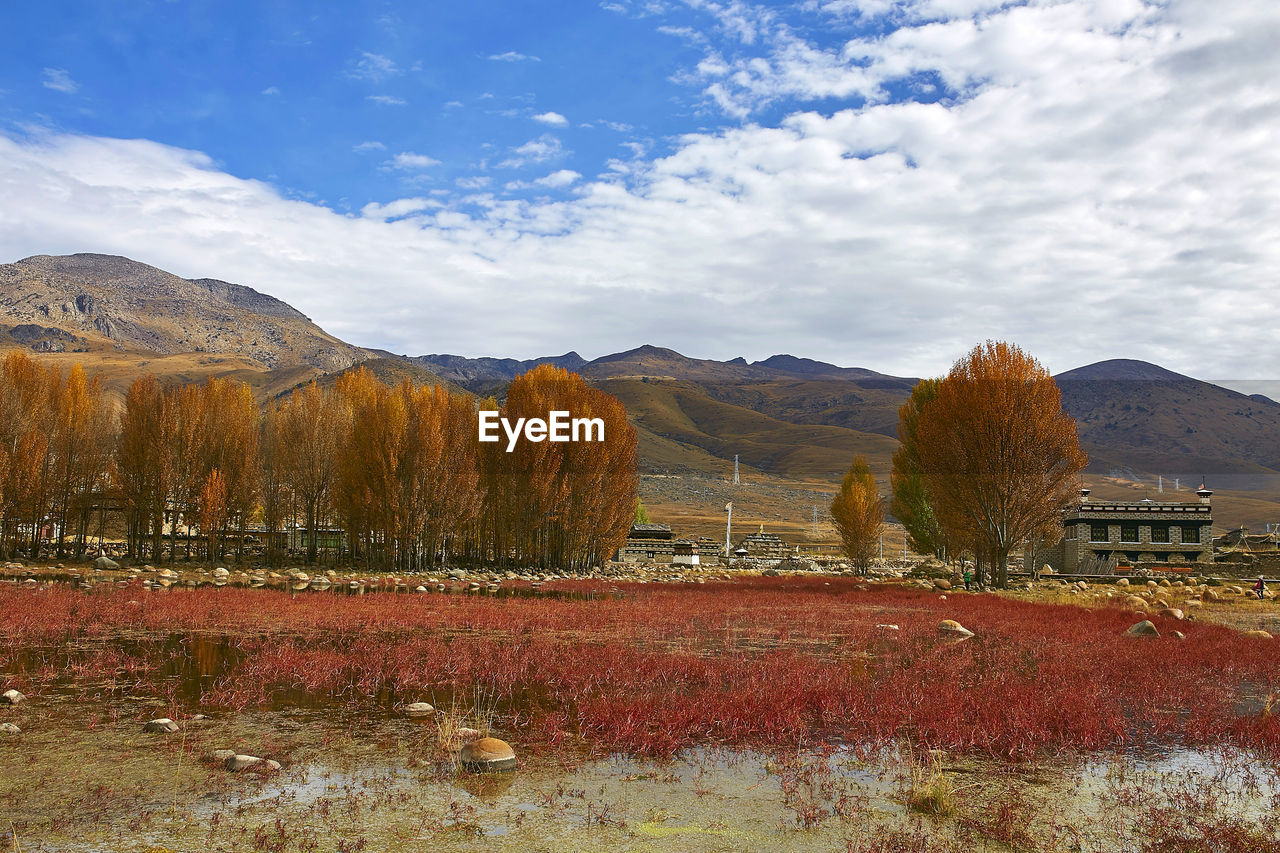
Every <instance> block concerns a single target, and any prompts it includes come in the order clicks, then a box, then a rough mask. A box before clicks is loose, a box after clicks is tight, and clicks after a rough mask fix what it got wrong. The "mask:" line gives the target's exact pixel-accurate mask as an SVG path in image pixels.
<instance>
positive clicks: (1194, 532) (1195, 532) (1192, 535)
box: [1182, 524, 1200, 544]
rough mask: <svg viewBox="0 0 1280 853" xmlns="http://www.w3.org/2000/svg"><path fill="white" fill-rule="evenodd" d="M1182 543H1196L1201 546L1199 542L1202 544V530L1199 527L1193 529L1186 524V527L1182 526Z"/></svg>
mask: <svg viewBox="0 0 1280 853" xmlns="http://www.w3.org/2000/svg"><path fill="white" fill-rule="evenodd" d="M1182 541H1183V542H1194V543H1196V544H1199V542H1200V528H1199V527H1192V526H1191V525H1190V524H1184V525H1182Z"/></svg>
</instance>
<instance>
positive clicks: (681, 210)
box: [0, 0, 1280, 378]
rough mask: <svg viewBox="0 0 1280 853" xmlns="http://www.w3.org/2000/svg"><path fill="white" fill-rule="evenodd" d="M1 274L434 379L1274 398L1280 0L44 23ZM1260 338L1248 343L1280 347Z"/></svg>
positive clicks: (653, 8)
mask: <svg viewBox="0 0 1280 853" xmlns="http://www.w3.org/2000/svg"><path fill="white" fill-rule="evenodd" d="M0 26H2V27H3V28H4V31H5V32H6V33H8V34H10V36H11V37H10V38H9V39H8V41H7V48H6V51H5V53H4V54H3V55H2V56H0V261H11V260H16V259H18V258H21V257H25V256H28V255H32V254H39V253H50V254H64V253H69V252H77V251H97V252H109V253H113V254H122V255H127V256H129V257H132V258H135V259H137V260H140V261H144V262H146V263H151V264H154V265H156V266H159V267H161V268H163V269H166V270H169V271H171V272H175V273H177V274H180V275H184V276H188V277H202V276H208V277H214V278H221V279H225V280H229V281H235V282H239V283H243V284H248V285H251V286H253V287H256V288H258V289H259V290H262V291H264V292H267V293H271V294H272V295H275V296H278V297H280V298H282V299H285V300H286V301H288V302H290V303H291V304H293V305H295V306H296V307H298V308H299V309H300V310H302V311H304V312H305V313H307V314H308V315H309V316H311V317H312V318H313V319H314V320H316V321H317V322H318V323H319V324H320V325H322V326H323V327H324V328H326V329H328V330H329V331H331V332H333V333H334V334H337V335H339V336H340V337H343V338H344V339H346V340H348V341H351V342H352V343H357V344H362V345H366V346H377V347H384V348H387V349H391V350H394V351H396V352H405V353H409V354H419V353H428V352H454V353H459V354H463V355H471V356H478V355H499V356H518V357H525V358H528V357H535V356H540V355H547V354H553V353H560V352H564V351H566V350H569V349H576V350H578V351H580V352H582V353H583V354H584V355H586V356H588V357H593V356H599V355H603V354H605V353H609V352H615V351H619V350H623V349H627V348H630V347H634V346H638V345H641V344H646V343H649V344H657V345H662V346H669V347H672V348H675V349H677V350H680V351H682V352H685V353H687V354H689V355H694V356H700V357H712V358H732V357H735V356H739V355H741V356H745V357H747V358H748V359H751V360H755V359H759V358H765V357H767V356H769V355H771V354H773V353H777V352H790V353H793V354H796V355H801V356H807V357H812V358H819V359H823V360H827V361H832V362H835V363H837V364H844V365H859V366H865V367H872V368H874V369H878V370H882V371H885V372H891V373H897V374H900V375H929V374H937V373H940V372H943V371H945V369H946V368H947V366H948V365H949V364H950V363H951V362H952V361H953V360H954V359H955V358H957V357H958V356H960V355H962V354H963V353H964V352H965V351H967V350H968V349H969V348H970V347H971V346H972V345H973V344H974V343H975V342H977V341H980V340H983V339H986V338H1003V339H1010V340H1014V341H1016V342H1017V343H1019V344H1021V345H1022V346H1024V347H1025V348H1027V349H1028V350H1029V351H1031V352H1032V353H1033V354H1035V355H1037V356H1039V357H1040V358H1041V359H1042V360H1043V361H1044V362H1045V363H1046V364H1047V365H1048V366H1049V367H1050V368H1051V369H1053V370H1065V369H1069V368H1071V367H1075V366H1078V365H1080V364H1085V363H1088V362H1092V361H1097V360H1101V359H1104V358H1112V357H1126V358H1142V359H1146V360H1150V361H1155V362H1157V363H1160V364H1163V365H1165V366H1167V367H1170V368H1172V369H1175V370H1179V371H1181V372H1184V373H1190V374H1193V375H1197V376H1202V377H1227V376H1231V377H1239V378H1272V377H1274V376H1275V365H1276V364H1277V363H1280V342H1278V341H1277V339H1276V338H1275V336H1274V335H1273V334H1272V333H1271V331H1270V330H1271V329H1274V328H1275V327H1276V325H1277V323H1280V303H1276V302H1275V300H1274V298H1273V295H1274V289H1275V284H1276V282H1277V280H1280V144H1277V141H1278V140H1280V87H1277V85H1276V84H1275V82H1274V81H1275V80H1277V79H1280V51H1277V50H1276V49H1275V45H1276V44H1280V11H1278V10H1277V7H1276V6H1275V4H1274V3H1270V2H1260V0H1220V2H1208V0H1159V2H1156V0H1028V2H1003V0H902V2H890V0H801V2H797V3H776V4H775V3H764V4H762V3H750V2H744V0H606V2H603V3H576V4H566V3H554V2H546V3H498V2H489V3H483V4H475V3H473V4H457V3H448V4H446V3H426V4H422V3H346V4H320V3H281V2H270V3H177V2H175V3H107V2H101V3H51V4H7V5H6V6H5V7H4V8H3V9H2V10H0ZM1243 318H1248V322H1242V320H1243Z"/></svg>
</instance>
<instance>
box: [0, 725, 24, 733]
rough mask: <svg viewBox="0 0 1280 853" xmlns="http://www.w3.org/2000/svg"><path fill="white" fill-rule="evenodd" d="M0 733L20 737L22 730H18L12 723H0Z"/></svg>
mask: <svg viewBox="0 0 1280 853" xmlns="http://www.w3.org/2000/svg"><path fill="white" fill-rule="evenodd" d="M0 733H3V734H7V735H20V734H22V729H20V728H18V727H17V726H15V725H14V724H13V723H0Z"/></svg>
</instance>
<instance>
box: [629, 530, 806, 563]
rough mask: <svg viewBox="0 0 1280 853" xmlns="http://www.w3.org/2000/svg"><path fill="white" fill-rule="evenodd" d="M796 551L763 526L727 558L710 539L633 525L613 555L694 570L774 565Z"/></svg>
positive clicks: (739, 542)
mask: <svg viewBox="0 0 1280 853" xmlns="http://www.w3.org/2000/svg"><path fill="white" fill-rule="evenodd" d="M794 550H795V549H794V548H793V546H791V545H788V544H787V543H786V542H784V541H783V540H782V538H781V537H780V536H778V535H777V534H774V533H766V532H765V530H764V526H763V525H761V527H760V529H759V530H758V531H757V532H755V533H751V534H749V535H747V536H744V537H743V538H742V539H740V540H739V541H738V542H737V544H736V545H734V547H733V549H732V553H731V554H730V555H729V556H728V557H726V556H725V553H724V545H723V544H722V543H717V542H716V541H715V540H713V539H710V538H708V537H705V536H703V537H699V538H698V539H677V538H674V537H673V535H672V533H671V525H669V524H633V525H631V531H630V532H629V533H628V534H627V541H626V542H625V543H624V544H623V546H622V547H621V548H619V549H618V551H617V553H616V554H615V555H614V560H615V561H617V562H619V563H657V564H666V565H671V566H676V567H680V566H684V567H694V566H702V565H708V564H730V563H732V562H735V561H747V562H750V563H753V564H759V565H774V564H776V563H779V562H781V561H782V560H785V559H787V558H788V557H790V556H792V555H793V553H794Z"/></svg>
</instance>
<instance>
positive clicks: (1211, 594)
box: [1200, 589, 1222, 601]
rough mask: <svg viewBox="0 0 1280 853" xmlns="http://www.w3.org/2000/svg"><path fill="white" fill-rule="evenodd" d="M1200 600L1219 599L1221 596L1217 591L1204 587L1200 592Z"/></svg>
mask: <svg viewBox="0 0 1280 853" xmlns="http://www.w3.org/2000/svg"><path fill="white" fill-rule="evenodd" d="M1200 600H1201V601H1221V600H1222V596H1220V595H1218V593H1217V592H1215V591H1214V590H1212V589H1206V590H1205V591H1204V592H1202V593H1200Z"/></svg>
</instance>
